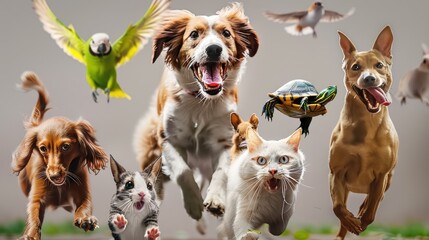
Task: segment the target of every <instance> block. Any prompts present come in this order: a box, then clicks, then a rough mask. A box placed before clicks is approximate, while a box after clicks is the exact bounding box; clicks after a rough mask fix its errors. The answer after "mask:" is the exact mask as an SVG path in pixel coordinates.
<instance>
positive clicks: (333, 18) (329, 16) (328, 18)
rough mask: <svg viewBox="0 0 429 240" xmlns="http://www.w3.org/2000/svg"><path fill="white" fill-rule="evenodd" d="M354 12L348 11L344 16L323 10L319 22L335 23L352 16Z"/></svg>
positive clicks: (353, 10) (352, 10)
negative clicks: (323, 12)
mask: <svg viewBox="0 0 429 240" xmlns="http://www.w3.org/2000/svg"><path fill="white" fill-rule="evenodd" d="M354 12H355V9H354V8H352V9H350V11H349V12H348V13H346V14H344V15H343V14H341V13H337V12H334V11H330V10H325V14H324V15H323V16H322V18H321V19H320V22H337V21H340V20H342V19H344V18H346V17H348V16H350V15H352V14H353V13H354Z"/></svg>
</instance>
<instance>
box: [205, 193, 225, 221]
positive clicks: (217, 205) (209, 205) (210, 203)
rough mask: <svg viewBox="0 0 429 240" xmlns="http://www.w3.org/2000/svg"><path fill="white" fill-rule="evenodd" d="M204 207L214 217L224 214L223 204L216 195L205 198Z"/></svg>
mask: <svg viewBox="0 0 429 240" xmlns="http://www.w3.org/2000/svg"><path fill="white" fill-rule="evenodd" d="M204 207H205V209H206V210H207V211H209V212H210V213H211V214H213V215H214V216H215V217H222V216H223V214H224V213H225V204H224V202H223V201H222V199H221V198H220V197H219V196H217V195H213V196H207V197H206V199H205V201H204Z"/></svg>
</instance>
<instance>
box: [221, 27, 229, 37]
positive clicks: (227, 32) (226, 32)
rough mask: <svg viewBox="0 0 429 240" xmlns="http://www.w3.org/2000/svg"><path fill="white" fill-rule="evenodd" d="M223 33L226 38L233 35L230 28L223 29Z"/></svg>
mask: <svg viewBox="0 0 429 240" xmlns="http://www.w3.org/2000/svg"><path fill="white" fill-rule="evenodd" d="M222 35H223V36H224V37H226V38H229V37H231V32H230V31H229V30H226V29H225V30H223V32H222Z"/></svg>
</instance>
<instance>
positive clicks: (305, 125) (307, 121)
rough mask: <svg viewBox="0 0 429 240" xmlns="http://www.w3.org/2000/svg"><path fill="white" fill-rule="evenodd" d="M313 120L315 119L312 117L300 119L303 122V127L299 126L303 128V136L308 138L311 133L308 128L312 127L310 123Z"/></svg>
mask: <svg viewBox="0 0 429 240" xmlns="http://www.w3.org/2000/svg"><path fill="white" fill-rule="evenodd" d="M312 119H313V118H311V117H303V118H300V119H299V120H300V121H301V125H299V127H300V128H302V134H304V135H305V136H306V137H307V135H308V134H309V133H310V132H309V131H308V128H309V127H310V123H311V120H312Z"/></svg>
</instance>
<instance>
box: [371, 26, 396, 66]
mask: <svg viewBox="0 0 429 240" xmlns="http://www.w3.org/2000/svg"><path fill="white" fill-rule="evenodd" d="M392 42H393V34H392V30H391V29H390V27H389V26H386V27H385V28H384V29H383V30H382V31H381V32H380V34H379V35H378V37H377V39H376V40H375V43H374V46H373V47H372V48H373V49H375V50H377V51H379V52H381V54H383V56H385V57H388V58H392V52H391V49H392Z"/></svg>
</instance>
